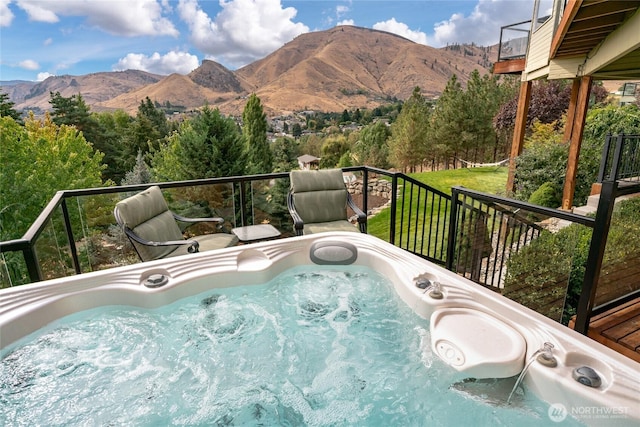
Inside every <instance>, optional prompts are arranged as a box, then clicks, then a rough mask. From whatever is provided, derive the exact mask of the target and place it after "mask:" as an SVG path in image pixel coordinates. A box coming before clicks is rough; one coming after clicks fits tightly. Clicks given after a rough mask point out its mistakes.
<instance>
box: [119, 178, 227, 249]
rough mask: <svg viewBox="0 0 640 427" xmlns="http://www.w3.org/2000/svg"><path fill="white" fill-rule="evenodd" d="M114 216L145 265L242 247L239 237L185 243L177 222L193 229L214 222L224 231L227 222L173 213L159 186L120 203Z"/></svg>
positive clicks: (216, 235) (203, 238)
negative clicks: (176, 257) (151, 262)
mask: <svg viewBox="0 0 640 427" xmlns="http://www.w3.org/2000/svg"><path fill="white" fill-rule="evenodd" d="M113 214H114V216H115V217H116V221H117V222H118V225H120V226H121V227H122V229H123V231H124V233H125V234H126V235H127V237H128V238H129V240H130V241H131V243H132V244H133V247H134V248H135V250H136V252H137V253H138V256H139V257H140V259H141V260H142V261H151V260H154V259H160V258H167V257H174V256H178V255H184V254H187V253H194V252H199V251H207V250H211V249H220V248H225V247H228V246H234V245H236V244H237V243H238V238H237V237H236V236H235V235H232V234H226V233H214V234H206V235H202V236H196V237H193V238H190V239H188V240H185V239H184V237H183V236H182V230H181V229H180V227H179V226H178V223H177V222H176V221H181V222H185V223H189V225H192V224H194V223H197V222H214V223H217V228H219V229H220V228H222V224H223V223H224V220H223V219H222V218H186V217H183V216H180V215H177V214H175V213H173V212H171V211H170V210H169V206H168V205H167V202H166V201H165V199H164V197H163V196H162V192H161V191H160V188H159V187H158V186H153V187H149V188H148V189H146V190H144V191H142V192H141V193H138V194H136V195H135V196H132V197H129V198H127V199H124V200H122V201H120V202H118V203H117V204H116V207H115V209H114V211H113Z"/></svg>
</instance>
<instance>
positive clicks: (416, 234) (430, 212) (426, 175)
mask: <svg viewBox="0 0 640 427" xmlns="http://www.w3.org/2000/svg"><path fill="white" fill-rule="evenodd" d="M507 174H508V168H506V167H487V168H470V169H451V170H444V171H437V172H422V173H416V174H410V175H409V176H411V177H412V178H414V179H416V180H418V181H420V182H422V183H425V184H426V185H428V186H430V187H433V188H435V189H436V190H439V191H441V192H443V193H445V194H449V195H450V194H451V187H455V186H463V187H466V188H469V189H472V190H476V191H481V192H483V193H489V194H495V195H503V194H505V187H506V185H507ZM404 197H405V198H409V193H408V192H405V195H404ZM401 198H402V192H401V195H400V197H399V198H398V205H397V211H396V218H397V220H396V233H398V232H399V231H400V229H399V227H400V218H401V217H403V218H404V219H405V225H407V224H409V230H403V234H402V235H399V234H397V235H396V242H394V243H395V244H397V245H399V246H400V247H403V248H411V249H412V250H414V251H415V252H420V253H422V254H423V255H425V256H429V257H433V258H436V259H440V258H441V257H442V256H441V255H439V254H442V252H443V251H445V250H446V248H445V247H444V246H443V243H444V242H445V241H446V233H447V228H448V225H447V221H445V220H446V219H448V215H449V213H448V212H447V209H448V208H447V207H445V205H444V201H438V199H435V200H434V201H433V206H432V199H431V197H430V196H428V197H426V196H425V195H424V194H420V195H418V190H417V189H414V190H413V195H412V199H413V202H412V203H413V205H412V206H411V207H410V206H409V203H408V202H407V203H404V205H403V203H402V200H401ZM425 199H426V200H425ZM418 200H420V201H419V203H418ZM423 212H426V213H427V217H425V218H423V217H422V215H420V213H423ZM390 217H391V210H390V209H389V208H387V209H385V210H384V211H382V212H380V213H379V214H378V215H376V216H375V217H373V218H370V219H369V221H368V225H367V232H368V233H369V234H371V235H374V236H376V237H379V238H381V239H383V240H386V241H389V240H390V238H389V222H390ZM431 217H433V221H432V220H431ZM409 218H411V220H409ZM437 219H439V220H437ZM429 229H431V232H429ZM423 236H424V237H425V238H426V237H428V236H429V237H431V239H432V241H423Z"/></svg>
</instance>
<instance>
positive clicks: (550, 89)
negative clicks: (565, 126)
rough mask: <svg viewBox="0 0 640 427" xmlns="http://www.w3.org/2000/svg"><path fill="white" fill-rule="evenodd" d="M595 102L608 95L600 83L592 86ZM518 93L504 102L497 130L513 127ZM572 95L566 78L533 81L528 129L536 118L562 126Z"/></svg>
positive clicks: (496, 123)
mask: <svg viewBox="0 0 640 427" xmlns="http://www.w3.org/2000/svg"><path fill="white" fill-rule="evenodd" d="M591 95H592V98H593V103H601V102H604V100H605V99H606V97H607V93H606V90H605V89H604V88H603V87H602V85H601V84H599V83H594V85H593V86H592V88H591ZM518 96H519V95H518V93H514V95H513V97H512V98H511V99H510V100H509V101H507V102H506V103H505V104H503V105H502V106H501V107H500V109H499V111H498V113H497V114H496V116H495V117H494V119H493V124H494V127H495V128H496V129H497V130H499V131H500V130H507V129H513V128H514V127H515V122H516V113H517V109H518ZM570 97H571V85H569V84H568V82H566V81H564V80H541V81H536V82H534V83H533V87H532V88H531V102H530V103H529V113H528V115H527V129H529V130H531V126H532V124H533V122H534V120H538V121H539V122H540V123H553V122H555V123H556V126H557V127H559V126H561V122H560V119H561V118H562V116H563V115H564V114H566V112H567V109H568V107H569V98H570Z"/></svg>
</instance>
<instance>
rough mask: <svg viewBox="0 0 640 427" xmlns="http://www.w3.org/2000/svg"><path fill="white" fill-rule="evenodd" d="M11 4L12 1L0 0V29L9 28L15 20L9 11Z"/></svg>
mask: <svg viewBox="0 0 640 427" xmlns="http://www.w3.org/2000/svg"><path fill="white" fill-rule="evenodd" d="M9 3H11V0H0V27H8V26H9V25H11V22H12V21H13V18H15V16H14V15H13V12H11V9H9Z"/></svg>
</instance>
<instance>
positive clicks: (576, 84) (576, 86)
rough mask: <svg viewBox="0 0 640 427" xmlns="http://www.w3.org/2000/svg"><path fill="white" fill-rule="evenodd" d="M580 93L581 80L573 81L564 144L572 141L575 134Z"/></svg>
mask: <svg viewBox="0 0 640 427" xmlns="http://www.w3.org/2000/svg"><path fill="white" fill-rule="evenodd" d="M579 92H580V79H573V85H572V86H571V98H569V108H568V110H567V122H566V123H565V125H564V142H569V141H571V134H572V133H573V123H574V122H573V121H574V120H575V117H576V106H577V104H578V93H579Z"/></svg>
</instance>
